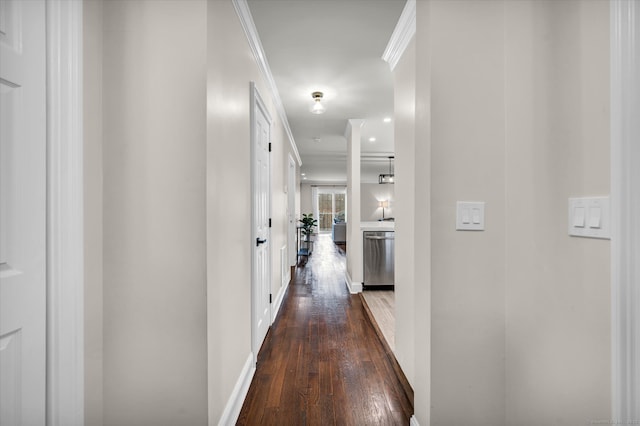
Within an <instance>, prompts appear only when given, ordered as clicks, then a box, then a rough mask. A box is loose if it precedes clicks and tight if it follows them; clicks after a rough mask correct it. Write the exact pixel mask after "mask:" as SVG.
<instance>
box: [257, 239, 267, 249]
mask: <svg viewBox="0 0 640 426" xmlns="http://www.w3.org/2000/svg"><path fill="white" fill-rule="evenodd" d="M266 242H267V239H266V238H265V239H264V240H261V239H260V238H256V247H258V246H259V245H260V244H264V243H266Z"/></svg>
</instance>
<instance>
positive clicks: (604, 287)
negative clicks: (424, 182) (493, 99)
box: [505, 1, 610, 425]
mask: <svg viewBox="0 0 640 426" xmlns="http://www.w3.org/2000/svg"><path fill="white" fill-rule="evenodd" d="M505 11H506V16H507V17H508V18H509V19H508V20H507V21H506V34H507V35H508V36H507V37H506V56H505V60H506V62H505V67H506V68H505V69H506V75H507V79H506V81H505V90H506V92H507V95H508V96H507V98H506V106H507V108H506V111H507V123H508V125H507V129H506V133H507V134H506V137H507V141H508V143H507V145H506V155H507V158H508V159H509V161H508V162H507V180H506V187H505V189H506V194H507V223H506V227H507V230H508V231H507V240H506V241H507V257H508V263H507V269H506V274H507V283H508V285H507V293H506V301H507V317H506V333H507V346H506V360H507V361H506V374H507V382H506V395H507V405H506V406H507V412H506V424H508V425H529V424H532V423H537V424H559V423H560V419H562V422H564V424H585V423H588V422H589V421H591V420H608V419H609V418H610V414H609V411H610V408H609V407H610V379H609V378H610V260H609V256H610V255H609V253H610V244H609V241H603V240H593V239H583V238H575V237H569V236H567V198H569V197H576V196H595V195H608V194H609V192H610V181H609V171H610V169H609V149H610V144H609V5H608V2H605V1H581V2H535V1H528V2H506V9H505ZM523 46H528V48H527V49H523Z"/></svg>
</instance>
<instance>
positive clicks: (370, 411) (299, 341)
mask: <svg viewBox="0 0 640 426" xmlns="http://www.w3.org/2000/svg"><path fill="white" fill-rule="evenodd" d="M344 268H345V256H344V254H343V253H341V252H340V250H339V249H338V248H337V247H336V246H335V245H334V244H333V242H332V241H331V238H330V236H329V235H320V236H318V239H317V242H316V245H315V249H314V252H313V254H312V255H311V256H310V257H309V261H308V262H307V264H306V265H305V266H299V267H298V268H297V269H296V273H295V277H294V279H293V281H292V282H291V284H290V286H289V289H288V292H287V295H286V296H285V301H284V302H283V305H282V308H281V311H280V313H279V316H278V318H277V319H276V321H275V322H274V324H273V326H272V327H271V330H270V332H269V334H268V335H267V338H266V340H265V342H264V344H263V346H262V349H261V351H260V354H259V355H258V365H257V370H256V373H255V376H254V378H253V381H252V383H251V387H250V389H249V392H248V394H247V397H246V399H245V402H244V405H243V407H242V411H241V413H240V417H239V419H238V423H237V424H239V425H257V424H260V425H267V424H273V425H329V424H342V425H378V424H380V425H383V424H384V425H391V424H394V425H402V424H404V425H408V424H409V419H410V417H411V414H412V413H413V409H412V402H411V401H409V400H408V398H407V397H406V395H405V393H404V391H403V389H402V386H401V384H400V382H399V381H398V379H397V377H396V375H395V373H394V371H393V367H392V364H391V362H390V360H389V359H388V358H387V355H386V354H385V350H384V347H383V346H382V344H381V343H380V340H379V339H378V336H377V335H376V333H375V331H374V329H373V327H372V325H371V323H370V322H369V320H368V318H367V317H366V314H365V312H364V309H363V307H362V302H361V299H360V296H359V295H350V294H349V293H348V291H347V288H346V285H345V283H344Z"/></svg>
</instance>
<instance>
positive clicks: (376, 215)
mask: <svg viewBox="0 0 640 426" xmlns="http://www.w3.org/2000/svg"><path fill="white" fill-rule="evenodd" d="M394 194H395V185H380V184H379V183H363V184H361V185H360V217H361V219H362V220H363V221H372V220H373V221H375V220H378V219H381V218H382V207H378V201H383V200H387V201H389V207H387V208H385V209H384V217H393V215H394V214H395V213H394V212H395V197H394Z"/></svg>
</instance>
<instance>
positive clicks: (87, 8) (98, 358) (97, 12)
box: [83, 1, 104, 426]
mask: <svg viewBox="0 0 640 426" xmlns="http://www.w3.org/2000/svg"><path fill="white" fill-rule="evenodd" d="M83 14H84V18H83V19H84V25H83V47H84V52H83V60H84V69H83V83H84V93H83V94H84V98H83V104H84V121H83V130H84V141H85V142H84V146H83V150H84V152H83V154H84V178H85V180H84V194H83V195H84V204H85V209H84V237H85V242H84V246H85V252H84V259H85V264H84V274H85V288H84V314H85V324H84V344H85V359H84V371H85V382H84V390H85V393H84V401H85V407H84V414H85V422H84V423H85V425H87V426H95V425H102V415H103V412H102V399H103V392H102V385H103V371H102V363H103V350H104V347H103V340H102V339H103V318H102V316H103V306H102V301H103V294H102V284H103V282H102V281H103V248H102V242H103V231H102V221H103V203H102V197H103V182H102V175H103V168H102V158H103V155H102V130H103V129H102V2H101V1H88V2H85V3H84V4H83Z"/></svg>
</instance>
